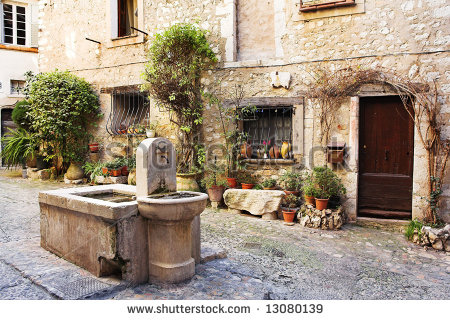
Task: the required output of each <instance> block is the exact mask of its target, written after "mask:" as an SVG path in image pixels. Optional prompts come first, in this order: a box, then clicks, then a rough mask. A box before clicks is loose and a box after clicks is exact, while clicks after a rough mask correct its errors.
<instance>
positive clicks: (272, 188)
mask: <svg viewBox="0 0 450 320" xmlns="http://www.w3.org/2000/svg"><path fill="white" fill-rule="evenodd" d="M263 188H264V190H275V187H263Z"/></svg>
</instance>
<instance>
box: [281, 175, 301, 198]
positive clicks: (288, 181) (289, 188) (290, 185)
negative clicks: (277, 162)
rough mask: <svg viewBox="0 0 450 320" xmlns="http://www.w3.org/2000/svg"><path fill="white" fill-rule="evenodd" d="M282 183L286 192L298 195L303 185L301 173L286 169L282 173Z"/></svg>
mask: <svg viewBox="0 0 450 320" xmlns="http://www.w3.org/2000/svg"><path fill="white" fill-rule="evenodd" d="M280 183H281V186H282V187H283V189H284V193H286V194H293V195H295V196H298V195H299V194H300V192H299V190H300V188H301V185H302V183H301V177H300V173H297V172H293V171H286V172H285V173H283V174H282V175H281V177H280Z"/></svg>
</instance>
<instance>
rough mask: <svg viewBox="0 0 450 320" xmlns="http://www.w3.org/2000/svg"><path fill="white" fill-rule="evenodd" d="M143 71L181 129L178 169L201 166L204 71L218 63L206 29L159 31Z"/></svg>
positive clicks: (185, 26)
mask: <svg viewBox="0 0 450 320" xmlns="http://www.w3.org/2000/svg"><path fill="white" fill-rule="evenodd" d="M148 57H149V62H148V63H147V64H146V68H145V72H144V74H143V76H144V79H145V80H146V84H145V85H144V86H143V89H144V90H148V91H149V93H150V95H151V96H152V97H154V98H155V99H156V100H157V102H158V104H159V106H160V107H161V108H163V109H165V110H167V111H169V112H170V115H171V117H170V120H171V122H172V123H174V124H176V125H177V126H178V128H179V130H180V134H179V141H178V143H177V149H178V161H177V169H178V172H181V173H187V172H192V171H195V169H196V168H198V167H199V164H198V159H199V158H198V155H196V148H195V146H196V145H198V143H199V137H198V133H199V132H200V130H198V129H199V127H200V125H201V124H202V123H203V104H202V95H201V91H202V90H201V83H200V77H201V72H202V71H203V70H205V69H206V68H208V67H210V66H211V65H213V64H214V63H215V62H217V58H216V55H215V54H214V52H213V51H212V50H211V48H210V45H209V43H208V40H207V38H206V32H205V31H204V30H201V29H199V28H198V27H196V26H194V25H192V24H186V23H180V24H175V25H173V26H172V27H170V28H169V29H167V30H166V31H164V32H162V33H158V34H156V36H155V38H154V40H153V43H152V44H151V46H150V48H149V52H148Z"/></svg>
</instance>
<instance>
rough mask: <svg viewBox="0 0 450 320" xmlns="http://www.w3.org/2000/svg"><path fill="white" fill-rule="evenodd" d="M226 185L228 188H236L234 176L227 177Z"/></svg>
mask: <svg viewBox="0 0 450 320" xmlns="http://www.w3.org/2000/svg"><path fill="white" fill-rule="evenodd" d="M227 182H228V186H229V187H230V188H236V187H237V180H236V178H227Z"/></svg>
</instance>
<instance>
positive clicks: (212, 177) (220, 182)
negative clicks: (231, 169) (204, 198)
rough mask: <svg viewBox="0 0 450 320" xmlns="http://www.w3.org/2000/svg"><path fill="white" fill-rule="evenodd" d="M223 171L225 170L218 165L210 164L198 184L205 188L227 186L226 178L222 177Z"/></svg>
mask: <svg viewBox="0 0 450 320" xmlns="http://www.w3.org/2000/svg"><path fill="white" fill-rule="evenodd" d="M224 172H225V170H224V169H223V168H221V167H220V166H217V165H215V164H210V165H209V166H208V168H207V169H206V172H205V176H204V177H203V179H202V180H201V181H200V184H201V185H202V187H204V188H205V189H209V188H211V187H212V186H222V187H227V186H228V183H227V180H226V179H225V178H224V177H222V175H223V174H224Z"/></svg>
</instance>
